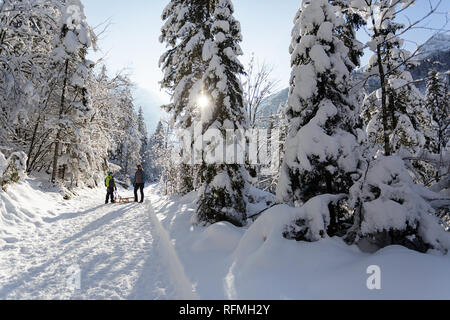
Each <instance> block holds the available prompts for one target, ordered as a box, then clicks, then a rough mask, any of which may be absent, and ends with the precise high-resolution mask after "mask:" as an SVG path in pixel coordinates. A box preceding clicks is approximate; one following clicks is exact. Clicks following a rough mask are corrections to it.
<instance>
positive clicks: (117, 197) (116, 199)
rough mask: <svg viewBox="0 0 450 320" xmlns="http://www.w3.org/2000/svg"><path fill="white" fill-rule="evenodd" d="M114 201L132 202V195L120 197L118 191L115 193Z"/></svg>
mask: <svg viewBox="0 0 450 320" xmlns="http://www.w3.org/2000/svg"><path fill="white" fill-rule="evenodd" d="M115 202H116V203H132V202H134V197H133V198H122V197H121V196H120V195H119V194H118V193H116V197H115Z"/></svg>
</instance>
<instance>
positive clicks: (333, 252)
mask: <svg viewBox="0 0 450 320" xmlns="http://www.w3.org/2000/svg"><path fill="white" fill-rule="evenodd" d="M301 211H302V210H300V209H295V208H291V207H289V206H285V205H280V206H277V207H276V208H273V209H271V210H269V211H267V213H265V214H264V215H262V216H261V217H260V218H259V219H258V220H257V221H255V223H254V224H253V225H252V226H251V227H250V228H249V229H248V230H247V231H246V233H245V234H244V236H243V237H242V239H241V241H240V243H239V245H238V247H237V249H236V250H235V251H234V253H233V255H232V262H231V265H230V268H229V270H228V273H227V275H226V277H225V280H224V283H225V291H226V293H227V298H229V299H436V298H437V299H442V298H444V299H445V298H447V299H448V298H449V297H450V292H449V291H448V286H449V285H450V278H449V277H448V268H449V267H450V257H449V256H440V255H431V254H428V255H425V254H420V253H417V252H415V251H411V250H408V249H406V248H404V247H400V246H391V247H387V248H385V249H382V250H380V251H378V252H377V253H375V254H367V253H363V252H361V251H360V250H359V249H358V247H357V246H348V245H347V244H345V243H344V241H342V240H341V239H339V238H325V239H322V240H320V241H317V242H312V243H308V242H296V241H290V240H287V239H285V238H284V237H283V231H284V230H285V226H286V225H287V224H289V223H290V222H291V221H292V220H293V219H296V218H298V216H299V214H301ZM374 265H375V266H379V267H380V269H381V276H382V278H381V279H382V280H381V281H382V290H369V289H368V287H367V280H368V278H369V276H370V274H368V268H369V267H370V266H374ZM424 270H429V271H431V270H433V272H432V273H428V272H426V273H425V274H426V275H425V276H424Z"/></svg>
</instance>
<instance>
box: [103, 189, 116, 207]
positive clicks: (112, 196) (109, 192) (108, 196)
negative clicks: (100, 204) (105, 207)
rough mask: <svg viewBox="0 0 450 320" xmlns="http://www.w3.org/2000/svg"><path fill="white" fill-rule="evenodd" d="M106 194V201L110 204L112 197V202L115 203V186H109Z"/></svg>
mask: <svg viewBox="0 0 450 320" xmlns="http://www.w3.org/2000/svg"><path fill="white" fill-rule="evenodd" d="M107 192H108V193H107V194H106V201H105V203H106V204H108V202H109V199H110V198H111V203H114V188H108V189H107Z"/></svg>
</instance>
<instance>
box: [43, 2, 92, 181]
mask: <svg viewBox="0 0 450 320" xmlns="http://www.w3.org/2000/svg"><path fill="white" fill-rule="evenodd" d="M61 10H62V11H61V16H60V17H59V18H60V31H59V32H60V34H59V37H58V39H57V40H56V47H55V49H54V51H53V61H54V69H55V70H58V72H60V74H61V77H60V82H61V83H60V84H59V88H58V89H59V90H58V91H59V97H60V100H59V103H58V105H57V107H56V113H55V114H54V119H52V120H50V122H51V125H52V126H53V127H54V128H55V131H56V134H55V137H54V140H55V143H54V155H53V162H52V177H51V180H52V182H53V183H55V182H56V180H57V178H58V172H60V166H62V167H63V168H62V170H63V171H64V165H69V163H60V162H59V160H60V156H61V152H63V153H64V152H67V153H73V154H79V152H78V151H80V150H75V149H76V148H77V147H79V146H80V144H78V143H73V142H74V141H77V140H78V141H80V139H81V138H80V137H79V134H80V131H79V130H78V128H77V124H79V123H81V122H85V121H86V119H87V117H89V115H90V112H91V111H92V109H91V106H90V103H89V102H90V101H89V93H88V89H87V86H86V81H87V80H88V78H89V77H90V72H91V68H92V67H93V63H92V62H91V61H88V60H87V59H86V55H87V50H88V48H89V47H90V46H91V45H92V41H91V30H90V27H89V25H88V24H87V21H86V17H85V15H84V6H83V4H82V3H81V2H80V0H67V1H65V3H64V5H63V6H62V9H61ZM69 149H72V150H70V151H69ZM81 152H82V151H81ZM80 159H81V158H80ZM75 161H76V160H75ZM72 164H73V163H72ZM82 167H83V166H81V165H80V166H79V168H82ZM72 169H73V170H77V166H76V165H74V166H72Z"/></svg>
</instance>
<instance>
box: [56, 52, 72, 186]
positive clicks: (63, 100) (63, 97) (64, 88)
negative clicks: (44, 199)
mask: <svg viewBox="0 0 450 320" xmlns="http://www.w3.org/2000/svg"><path fill="white" fill-rule="evenodd" d="M68 71H69V59H67V60H66V66H65V72H64V84H63V89H62V94H61V105H60V109H59V120H62V117H63V115H64V103H65V100H66V88H67V73H68ZM61 131H62V129H61V128H60V129H58V133H57V134H56V141H55V153H54V155H53V172H52V183H56V175H57V173H58V158H59V146H60V143H61V142H60V140H61Z"/></svg>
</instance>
